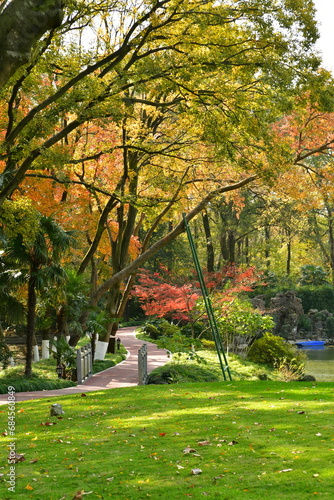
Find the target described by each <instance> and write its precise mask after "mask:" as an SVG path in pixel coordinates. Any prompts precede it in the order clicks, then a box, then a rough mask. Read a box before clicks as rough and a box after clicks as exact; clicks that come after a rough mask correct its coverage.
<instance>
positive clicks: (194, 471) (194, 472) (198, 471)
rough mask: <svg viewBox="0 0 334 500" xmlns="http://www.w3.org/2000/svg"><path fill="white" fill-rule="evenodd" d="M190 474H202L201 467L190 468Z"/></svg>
mask: <svg viewBox="0 0 334 500" xmlns="http://www.w3.org/2000/svg"><path fill="white" fill-rule="evenodd" d="M191 474H192V475H193V476H198V474H202V469H192V470H191Z"/></svg>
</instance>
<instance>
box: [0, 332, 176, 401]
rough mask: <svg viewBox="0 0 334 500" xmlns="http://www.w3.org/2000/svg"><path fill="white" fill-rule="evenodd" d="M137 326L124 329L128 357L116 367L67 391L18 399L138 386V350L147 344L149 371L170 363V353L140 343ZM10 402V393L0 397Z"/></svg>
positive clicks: (19, 395)
mask: <svg viewBox="0 0 334 500" xmlns="http://www.w3.org/2000/svg"><path fill="white" fill-rule="evenodd" d="M135 331H136V327H134V326H130V327H126V328H120V329H119V330H118V331H117V337H119V338H120V339H121V343H122V344H123V345H124V347H125V348H126V349H127V351H128V353H129V354H128V357H127V358H126V359H125V360H124V361H122V362H121V363H119V364H118V365H116V366H113V367H112V368H108V369H107V370H104V371H103V372H100V373H95V375H93V376H92V377H90V378H89V379H88V380H85V382H83V383H82V384H81V385H76V386H74V387H66V388H65V389H53V390H44V391H31V392H17V393H16V395H15V400H16V401H17V402H18V401H26V400H28V399H40V398H49V397H53V396H61V395H67V394H77V393H82V392H88V391H100V390H102V389H114V388H116V387H131V386H135V385H138V350H139V349H140V348H141V346H142V345H143V344H146V345H147V352H148V355H147V371H148V373H151V371H152V370H154V369H155V368H157V367H159V366H163V365H164V364H166V363H167V361H168V355H167V351H165V350H164V349H159V348H158V347H157V346H156V345H155V344H152V343H151V342H146V341H143V340H139V339H137V338H136V335H135ZM6 403H7V394H0V405H3V404H6Z"/></svg>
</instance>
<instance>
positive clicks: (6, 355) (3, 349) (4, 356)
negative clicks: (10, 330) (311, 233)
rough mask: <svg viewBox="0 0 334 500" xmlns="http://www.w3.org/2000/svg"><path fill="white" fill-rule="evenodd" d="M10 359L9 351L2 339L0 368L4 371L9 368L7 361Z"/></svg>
mask: <svg viewBox="0 0 334 500" xmlns="http://www.w3.org/2000/svg"><path fill="white" fill-rule="evenodd" d="M11 357H12V353H11V350H10V349H9V347H8V345H7V344H6V341H5V340H4V339H2V340H0V363H2V368H3V369H5V368H7V366H9V360H10V358H11Z"/></svg>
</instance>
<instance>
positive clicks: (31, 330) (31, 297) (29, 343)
mask: <svg viewBox="0 0 334 500" xmlns="http://www.w3.org/2000/svg"><path fill="white" fill-rule="evenodd" d="M35 271H36V270H35V269H33V270H31V271H30V278H29V282H28V312H27V335H26V350H27V352H26V366H25V372H24V374H25V376H26V377H31V371H32V351H33V340H34V336H35V318H36V287H35Z"/></svg>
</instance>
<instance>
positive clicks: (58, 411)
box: [50, 403, 65, 417]
mask: <svg viewBox="0 0 334 500" xmlns="http://www.w3.org/2000/svg"><path fill="white" fill-rule="evenodd" d="M64 413H65V412H64V410H63V408H62V406H61V405H60V404H58V403H54V404H53V405H52V406H51V408H50V417H58V416H59V415H63V414H64Z"/></svg>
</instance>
